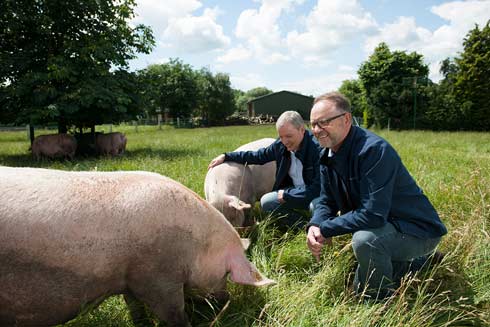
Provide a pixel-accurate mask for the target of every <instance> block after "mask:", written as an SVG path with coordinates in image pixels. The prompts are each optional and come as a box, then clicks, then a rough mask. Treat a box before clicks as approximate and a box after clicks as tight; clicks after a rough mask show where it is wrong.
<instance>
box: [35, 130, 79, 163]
mask: <svg viewBox="0 0 490 327" xmlns="http://www.w3.org/2000/svg"><path fill="white" fill-rule="evenodd" d="M76 149H77V140H76V139H75V137H74V136H72V135H69V134H64V133H61V134H47V135H39V136H38V137H36V138H35V139H34V142H32V154H33V155H34V157H35V158H36V159H37V160H39V159H40V158H41V157H46V158H50V159H54V158H70V159H72V160H73V158H74V156H75V151H76Z"/></svg>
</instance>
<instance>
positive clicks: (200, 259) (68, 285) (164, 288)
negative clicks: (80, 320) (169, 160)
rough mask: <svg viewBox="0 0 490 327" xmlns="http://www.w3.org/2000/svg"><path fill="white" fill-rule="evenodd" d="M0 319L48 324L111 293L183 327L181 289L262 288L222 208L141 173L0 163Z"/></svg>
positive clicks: (165, 180) (261, 279) (167, 181)
mask: <svg viewBox="0 0 490 327" xmlns="http://www.w3.org/2000/svg"><path fill="white" fill-rule="evenodd" d="M0 180H1V184H2V192H0V326H50V325H55V324H59V323H63V322H65V321H67V320H69V319H71V318H73V317H75V316H76V315H77V314H78V313H79V312H80V309H81V307H82V306H85V305H87V304H91V303H95V304H97V303H98V302H100V301H102V300H103V299H105V298H107V297H108V296H111V295H113V294H126V295H129V296H132V297H135V298H136V299H138V300H140V301H142V302H143V303H145V304H147V306H148V307H149V308H150V309H151V310H152V311H153V312H154V313H155V314H156V315H157V317H158V318H159V319H161V320H165V321H167V323H168V324H169V325H170V326H190V324H189V322H188V318H187V316H186V314H185V312H184V287H185V288H190V289H196V290H200V291H201V292H204V293H206V294H210V293H215V292H222V291H223V290H224V288H225V284H226V276H227V274H228V273H229V276H230V279H231V280H232V281H234V282H236V283H240V284H248V285H255V286H261V285H267V284H270V283H272V281H271V280H269V279H267V278H265V277H263V276H262V275H261V274H260V273H259V272H258V271H257V269H256V268H255V266H254V265H253V264H252V263H251V262H249V261H248V260H247V258H246V256H245V254H244V251H243V248H242V243H241V240H240V238H239V236H238V234H237V233H236V232H235V230H234V229H233V227H232V226H231V224H230V223H229V222H228V221H227V220H226V219H225V218H224V217H223V215H222V214H221V213H220V212H219V211H218V210H216V209H215V208H213V207H212V206H211V205H209V204H208V203H207V202H206V201H204V200H203V199H201V198H200V197H199V196H198V195H197V194H196V193H194V192H192V191H191V190H189V189H187V188H186V187H185V186H183V185H181V184H179V183H177V182H175V181H173V180H171V179H169V178H166V177H163V176H161V175H158V174H154V173H147V172H65V171H57V170H47V169H34V168H8V167H0Z"/></svg>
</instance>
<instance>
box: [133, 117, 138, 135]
mask: <svg viewBox="0 0 490 327" xmlns="http://www.w3.org/2000/svg"><path fill="white" fill-rule="evenodd" d="M133 125H134V131H135V132H136V133H138V121H136V120H133Z"/></svg>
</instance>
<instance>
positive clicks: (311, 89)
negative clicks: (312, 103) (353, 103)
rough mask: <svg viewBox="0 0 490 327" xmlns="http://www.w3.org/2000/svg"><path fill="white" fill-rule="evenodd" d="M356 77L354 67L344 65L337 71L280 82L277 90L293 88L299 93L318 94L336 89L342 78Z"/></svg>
mask: <svg viewBox="0 0 490 327" xmlns="http://www.w3.org/2000/svg"><path fill="white" fill-rule="evenodd" d="M356 78H357V74H356V72H355V69H353V68H352V69H351V70H348V69H346V67H343V66H341V67H339V69H338V71H336V72H334V73H332V74H325V75H322V76H316V77H311V78H307V79H302V80H298V81H294V82H286V83H280V84H279V88H278V90H279V89H280V90H294V91H296V92H299V93H301V94H305V95H313V96H318V95H320V94H323V93H326V92H329V91H335V90H338V88H339V87H340V85H342V82H343V81H344V80H348V79H356Z"/></svg>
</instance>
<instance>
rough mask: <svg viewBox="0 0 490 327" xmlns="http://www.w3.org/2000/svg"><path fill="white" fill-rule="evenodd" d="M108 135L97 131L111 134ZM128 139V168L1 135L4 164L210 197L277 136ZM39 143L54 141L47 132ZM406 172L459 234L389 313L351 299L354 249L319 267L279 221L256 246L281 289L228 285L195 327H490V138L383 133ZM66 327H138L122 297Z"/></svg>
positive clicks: (269, 130)
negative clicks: (113, 177)
mask: <svg viewBox="0 0 490 327" xmlns="http://www.w3.org/2000/svg"><path fill="white" fill-rule="evenodd" d="M108 128H109V127H108V126H99V127H98V130H105V131H106V132H107V131H108ZM113 129H114V130H115V131H121V132H124V133H125V134H126V136H127V139H128V145H127V152H126V154H125V155H124V156H123V157H118V158H106V157H100V158H76V159H75V160H74V161H50V160H41V161H39V162H37V161H35V160H34V159H33V158H32V157H31V156H30V153H29V152H28V148H29V142H28V140H27V136H26V133H25V132H23V131H16V132H0V165H5V166H18V167H20V166H31V167H43V168H52V169H62V170H74V171H95V170H97V171H113V170H145V171H152V172H156V173H160V174H163V175H166V176H168V177H171V178H173V179H175V180H177V181H179V182H180V183H182V184H184V185H185V186H187V187H189V188H190V189H192V190H194V191H195V192H197V193H198V194H200V195H201V196H203V184H204V176H205V175H206V170H207V165H208V163H209V161H210V160H211V159H212V158H214V157H215V156H216V155H218V154H220V153H223V152H224V151H231V150H233V149H235V148H237V147H238V146H240V145H242V144H244V143H247V142H250V141H252V140H256V139H259V138H262V137H275V135H276V132H275V129H274V127H273V126H272V125H265V126H239V127H215V128H201V129H175V128H173V127H169V126H164V127H163V128H162V129H161V130H159V129H158V128H157V127H155V126H140V127H138V129H137V130H136V129H135V127H132V126H116V127H114V128H113ZM37 132H39V133H52V131H51V132H48V131H43V130H40V131H37ZM377 133H378V134H379V135H381V136H382V137H384V138H385V139H387V140H388V141H389V142H390V143H391V144H392V145H393V146H394V147H395V149H397V150H398V152H399V154H400V156H401V157H402V160H403V162H404V163H405V165H406V166H407V168H408V169H409V171H410V172H411V174H412V175H413V176H414V177H415V179H416V180H417V182H418V184H419V185H420V186H421V187H422V189H423V190H424V192H425V193H426V195H427V196H428V197H429V199H430V200H431V201H432V203H433V204H434V206H435V207H436V209H437V210H438V212H439V214H440V216H441V218H442V220H443V221H444V223H445V224H446V226H447V227H448V230H449V233H448V235H446V236H445V237H444V238H443V240H442V242H441V245H440V247H439V250H441V251H443V252H445V253H446V254H447V255H446V257H445V259H444V260H443V262H442V263H441V264H439V265H437V266H434V267H432V268H430V269H426V270H424V271H421V272H420V273H419V274H417V275H415V276H409V278H407V279H406V280H405V281H404V283H403V285H402V286H401V288H400V289H399V290H398V295H397V296H396V297H394V298H392V299H391V300H389V301H388V302H385V303H365V302H360V301H359V300H358V299H357V298H356V297H355V296H354V295H353V294H352V291H351V285H350V284H349V280H351V277H352V273H353V269H354V267H355V261H354V257H353V254H352V250H351V249H350V246H349V242H350V238H349V237H347V236H345V237H338V238H336V239H335V240H334V244H333V247H332V248H330V249H328V250H327V251H326V252H325V253H324V254H323V257H322V261H321V263H316V262H315V261H314V259H313V258H312V256H311V255H310V254H309V252H308V250H307V247H306V244H305V243H306V242H305V235H304V233H302V232H290V233H286V234H280V233H278V232H277V231H275V230H274V229H273V228H272V227H270V225H269V224H268V222H269V217H265V216H263V215H262V214H261V213H260V212H259V211H258V210H257V208H255V210H254V214H255V215H256V216H257V217H258V219H259V220H262V223H261V224H260V225H259V226H260V227H259V228H258V229H257V230H255V231H254V232H252V234H251V235H250V237H251V238H252V240H253V245H252V246H251V248H250V249H249V252H248V255H249V257H250V259H251V260H252V261H253V262H254V263H255V264H256V265H257V267H258V268H259V270H261V271H262V272H263V273H264V274H265V275H267V276H268V277H269V278H272V279H275V280H276V281H277V282H278V284H277V285H275V286H272V287H269V288H265V289H253V288H249V287H243V286H237V285H231V284H229V289H230V292H231V299H230V302H229V303H228V304H227V305H226V306H225V307H222V306H218V305H216V304H215V303H214V302H212V301H211V302H209V303H208V304H204V305H203V304H201V303H193V302H190V303H189V304H188V306H187V309H188V311H189V314H190V316H191V319H192V323H193V326H209V325H210V324H213V325H214V326H230V327H231V326H277V327H279V326H400V327H401V326H490V186H489V185H490V133H470V132H452V133H447V132H426V131H404V132H396V131H386V130H382V131H377ZM66 326H70V327H72V326H73V327H74V326H132V323H131V322H130V319H129V315H128V312H127V310H126V307H125V304H124V302H123V301H122V299H121V297H112V298H110V299H108V300H107V301H105V302H104V303H103V304H102V305H101V306H100V307H98V308H97V309H96V310H93V311H90V310H88V312H87V313H85V314H84V315H81V316H79V317H78V318H77V319H75V320H73V321H71V322H69V323H67V324H66Z"/></svg>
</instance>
